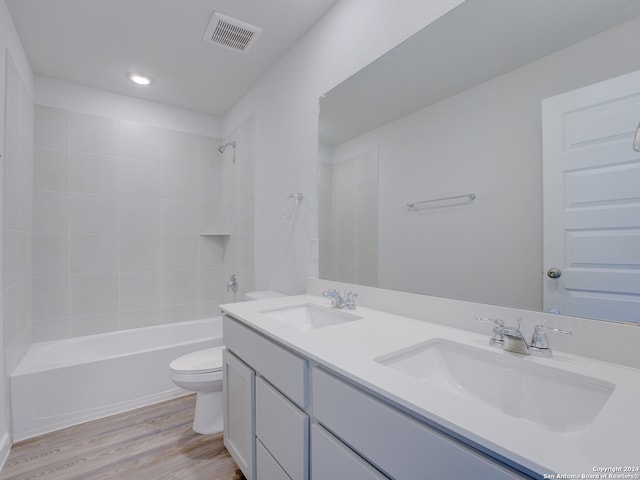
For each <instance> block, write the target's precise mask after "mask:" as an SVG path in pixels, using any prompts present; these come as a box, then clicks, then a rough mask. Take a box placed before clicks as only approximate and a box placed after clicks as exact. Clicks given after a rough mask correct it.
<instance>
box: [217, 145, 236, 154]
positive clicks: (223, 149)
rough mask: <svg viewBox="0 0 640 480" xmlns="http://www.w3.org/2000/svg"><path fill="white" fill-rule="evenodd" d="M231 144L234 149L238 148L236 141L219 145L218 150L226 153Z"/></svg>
mask: <svg viewBox="0 0 640 480" xmlns="http://www.w3.org/2000/svg"><path fill="white" fill-rule="evenodd" d="M229 146H231V147H233V149H234V150H235V149H236V142H227V143H225V144H224V145H220V146H219V147H218V151H219V152H220V153H224V151H225V150H226V149H227V147H229Z"/></svg>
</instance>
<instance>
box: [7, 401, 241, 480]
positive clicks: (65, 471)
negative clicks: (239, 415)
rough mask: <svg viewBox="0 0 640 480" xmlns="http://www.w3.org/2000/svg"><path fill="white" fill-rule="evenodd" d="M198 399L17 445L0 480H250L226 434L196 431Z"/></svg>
mask: <svg viewBox="0 0 640 480" xmlns="http://www.w3.org/2000/svg"><path fill="white" fill-rule="evenodd" d="M194 406H195V395H189V396H185V397H180V398H178V399H175V400H169V401H166V402H163V403H159V404H156V405H151V406H148V407H143V408H139V409H137V410H132V411H130V412H125V413H121V414H118V415H113V416H111V417H106V418H103V419H100V420H95V421H92V422H88V423H84V424H82V425H77V426H74V427H70V428H66V429H64V430H59V431H57V432H52V433H48V434H46V435H42V436H39V437H35V438H32V439H29V440H25V441H23V442H20V443H16V444H14V445H13V447H12V448H11V453H10V454H9V458H8V459H7V462H6V464H5V466H4V468H3V469H2V471H0V480H27V479H46V480H108V479H114V480H115V479H117V480H201V479H202V480H205V479H206V480H244V476H243V475H242V472H241V471H240V469H238V467H237V465H236V464H235V462H234V461H233V459H232V458H231V456H230V455H229V453H228V452H227V450H226V449H225V448H224V445H223V443H222V434H221V433H219V434H215V435H200V434H197V433H195V432H194V431H193V430H192V429H191V424H192V422H193V409H194Z"/></svg>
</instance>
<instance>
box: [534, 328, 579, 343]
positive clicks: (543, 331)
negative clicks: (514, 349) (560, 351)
mask: <svg viewBox="0 0 640 480" xmlns="http://www.w3.org/2000/svg"><path fill="white" fill-rule="evenodd" d="M549 332H550V333H557V334H558V335H571V334H572V332H570V331H569V330H562V329H560V328H550V327H547V326H546V325H542V324H538V325H536V326H535V328H534V329H533V336H532V337H531V346H532V347H535V348H539V349H547V348H549V339H548V338H547V333H549Z"/></svg>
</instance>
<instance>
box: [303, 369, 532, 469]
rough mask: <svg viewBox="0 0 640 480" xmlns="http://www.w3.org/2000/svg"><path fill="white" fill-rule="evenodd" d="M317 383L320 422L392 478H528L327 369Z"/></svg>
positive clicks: (320, 371) (316, 377)
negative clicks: (339, 377)
mask: <svg viewBox="0 0 640 480" xmlns="http://www.w3.org/2000/svg"><path fill="white" fill-rule="evenodd" d="M312 381H313V384H312V385H313V386H312V389H313V406H314V416H315V418H316V421H318V422H319V423H320V424H322V425H323V426H324V427H325V428H327V429H328V430H329V431H331V432H332V433H333V434H335V435H336V436H337V437H339V438H340V439H341V440H342V441H343V442H344V443H345V444H347V445H349V446H350V447H351V448H352V449H353V450H355V451H356V452H358V453H359V454H360V455H361V456H362V457H364V458H365V459H367V461H369V462H370V463H371V464H372V465H375V466H376V467H377V468H378V469H380V470H381V471H382V472H384V473H385V474H386V475H388V476H390V477H391V478H395V479H398V480H404V479H407V480H413V479H416V478H433V479H448V478H491V479H492V480H513V479H524V478H528V477H525V476H522V475H520V474H518V473H517V472H514V471H512V470H511V469H508V468H506V467H505V466H503V465H502V464H500V463H498V462H496V461H494V460H493V459H491V458H489V457H487V456H485V455H484V454H481V453H479V452H477V451H476V450H474V449H472V448H470V447H468V446H466V445H464V444H462V443H460V442H458V441H456V440H454V439H453V438H451V437H449V436H448V435H445V434H443V433H441V432H440V431H438V430H436V429H434V428H432V427H430V426H428V425H426V424H424V423H422V422H419V421H418V420H416V419H415V418H413V417H410V416H409V415H407V414H405V413H403V412H401V411H399V410H398V409H396V408H394V407H392V406H391V405H389V404H388V403H386V402H383V401H381V400H379V399H378V398H375V397H373V396H371V395H369V394H368V393H365V392H364V391H363V390H360V389H359V388H357V387H355V386H353V385H352V384H350V383H347V382H345V381H343V380H341V379H338V378H337V377H335V376H334V375H332V374H330V373H328V372H327V371H325V370H323V369H321V368H317V367H316V368H314V369H313V380H312ZM314 480H315V479H314Z"/></svg>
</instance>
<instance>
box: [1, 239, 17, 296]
mask: <svg viewBox="0 0 640 480" xmlns="http://www.w3.org/2000/svg"><path fill="white" fill-rule="evenodd" d="M20 237H21V236H20V232H18V231H16V230H10V229H5V231H4V255H3V259H4V285H3V286H4V288H5V289H7V288H11V287H15V286H16V285H18V284H19V283H20V253H19V252H20Z"/></svg>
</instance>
